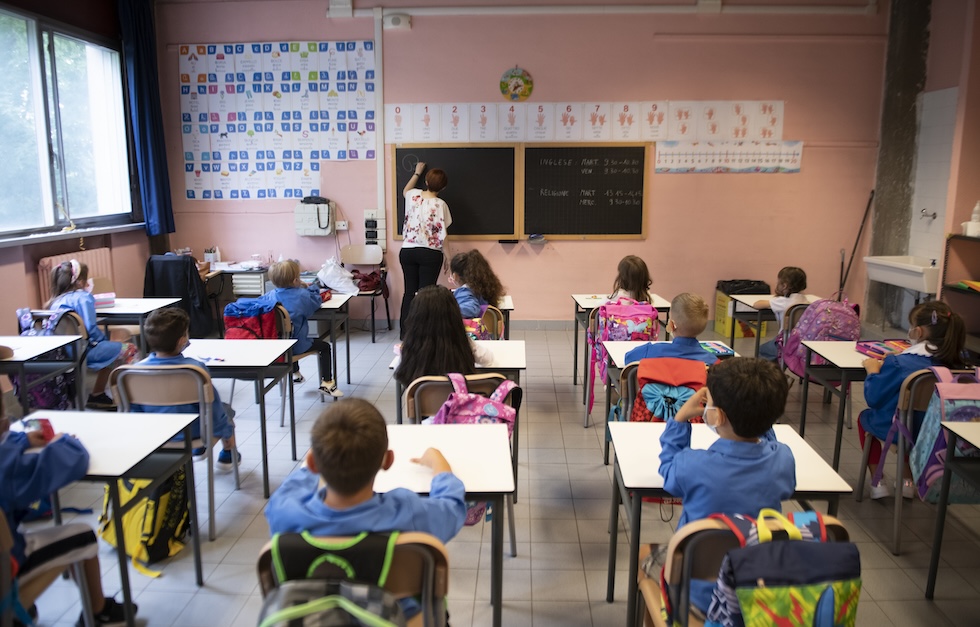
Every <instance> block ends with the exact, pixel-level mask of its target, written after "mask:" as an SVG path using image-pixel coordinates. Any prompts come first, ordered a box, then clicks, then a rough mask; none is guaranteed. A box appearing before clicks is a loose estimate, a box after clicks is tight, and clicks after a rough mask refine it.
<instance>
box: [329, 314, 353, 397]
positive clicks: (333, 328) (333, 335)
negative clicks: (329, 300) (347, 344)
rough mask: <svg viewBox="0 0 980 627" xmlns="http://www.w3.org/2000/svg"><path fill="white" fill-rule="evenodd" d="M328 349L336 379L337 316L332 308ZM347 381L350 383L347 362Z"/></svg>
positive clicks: (335, 378)
mask: <svg viewBox="0 0 980 627" xmlns="http://www.w3.org/2000/svg"><path fill="white" fill-rule="evenodd" d="M330 349H331V350H330V361H331V362H333V378H334V381H336V380H337V379H339V378H340V377H338V376H337V316H336V314H335V313H334V310H330ZM348 350H350V348H348ZM347 383H350V364H348V368H347Z"/></svg>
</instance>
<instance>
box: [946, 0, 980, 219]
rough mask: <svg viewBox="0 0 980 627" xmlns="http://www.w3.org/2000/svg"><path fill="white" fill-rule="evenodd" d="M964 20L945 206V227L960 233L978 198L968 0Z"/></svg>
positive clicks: (977, 21)
mask: <svg viewBox="0 0 980 627" xmlns="http://www.w3.org/2000/svg"><path fill="white" fill-rule="evenodd" d="M967 4H968V11H967V12H966V16H965V19H964V24H965V25H966V26H965V27H966V34H965V37H964V43H963V61H962V63H961V64H960V68H961V71H960V79H959V83H960V89H959V100H958V102H957V105H956V134H955V135H954V139H953V157H952V165H951V168H952V171H951V173H950V177H949V194H948V198H949V200H948V201H947V207H946V230H947V231H950V232H956V233H959V232H960V223H961V222H965V221H967V220H969V219H970V214H971V213H972V211H973V206H974V205H975V204H976V202H977V201H978V200H980V176H978V173H980V11H978V10H977V5H976V2H974V1H972V0H971V1H970V2H968V3H967Z"/></svg>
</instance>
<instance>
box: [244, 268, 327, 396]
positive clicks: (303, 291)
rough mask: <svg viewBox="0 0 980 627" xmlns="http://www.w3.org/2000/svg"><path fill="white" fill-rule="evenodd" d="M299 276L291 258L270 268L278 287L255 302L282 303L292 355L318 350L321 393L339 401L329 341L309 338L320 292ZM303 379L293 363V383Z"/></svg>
mask: <svg viewBox="0 0 980 627" xmlns="http://www.w3.org/2000/svg"><path fill="white" fill-rule="evenodd" d="M299 274H300V273H299V264H298V263H296V262H295V261H293V260H292V259H287V260H285V261H277V262H276V263H274V264H272V265H271V266H269V279H270V280H271V281H272V284H273V285H275V288H274V289H273V290H271V291H269V292H266V293H265V294H264V295H262V296H260V297H259V298H257V299H255V300H256V302H268V303H281V304H282V306H283V307H285V308H286V312H288V313H289V319H290V321H292V323H293V334H292V338H293V339H294V340H296V344H295V345H294V346H293V354H295V355H300V354H302V353H305V352H308V351H309V350H310V349H316V353H317V360H316V363H317V368H318V369H319V374H320V386H319V390H320V393H321V394H328V395H330V396H332V397H334V398H340V397H341V396H343V395H344V393H343V392H341V391H340V390H339V389H337V383H336V382H335V381H334V379H333V374H332V369H333V362H331V361H330V342H324V341H323V340H321V339H320V338H310V337H308V336H309V334H310V322H309V318H310V316H312V315H313V314H314V313H316V311H317V310H318V309H320V305H321V304H322V302H323V301H321V300H320V290H319V289H318V288H316V287H313V286H307V285H306V283H303V281H302V280H300V278H299ZM304 380H305V379H304V378H303V375H302V374H301V373H300V371H299V364H298V363H296V362H293V383H302V382H303V381H304Z"/></svg>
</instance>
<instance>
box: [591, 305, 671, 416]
mask: <svg viewBox="0 0 980 627" xmlns="http://www.w3.org/2000/svg"><path fill="white" fill-rule="evenodd" d="M657 315H658V313H657V310H656V309H655V308H654V307H653V305H651V304H650V303H641V302H637V301H635V300H633V299H632V298H619V299H617V300H615V301H609V302H608V303H606V304H605V305H600V306H599V311H598V312H597V317H596V321H597V324H596V334H595V336H591V335H590V337H589V338H588V339H589V355H590V361H589V369H590V371H591V372H592V373H593V381H594V380H595V368H596V364H597V363H598V364H599V380H600V381H605V380H606V349H605V348H603V346H602V342H604V341H607V340H609V341H624V340H642V341H645V342H653V341H656V339H657V337H659V335H660V324H659V323H658V322H657ZM594 402H595V397H594V395H593V394H592V390H589V412H591V411H592V405H593V403H594Z"/></svg>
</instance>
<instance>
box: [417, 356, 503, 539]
mask: <svg viewBox="0 0 980 627" xmlns="http://www.w3.org/2000/svg"><path fill="white" fill-rule="evenodd" d="M446 376H448V377H449V380H450V382H452V384H453V390H455V391H454V392H453V393H452V394H450V395H449V397H448V398H447V399H446V402H445V403H443V404H442V407H440V408H439V411H437V412H436V414H435V416H433V417H432V424H435V425H450V424H481V423H489V424H497V423H501V422H502V423H505V424H506V425H507V436H508V437H512V436H513V435H514V421H515V420H517V410H516V409H514V408H513V407H511V406H510V405H508V404H506V403H505V402H504V399H506V398H507V395H508V394H510V392H511V390H513V389H514V388H516V387H517V384H516V383H514V382H513V381H511V380H509V379H508V380H506V381H503V382H502V383H501V384H500V385H498V386H497V389H496V390H494V391H493V393H492V394H490V397H489V398H488V397H486V396H483V395H481V394H476V393H471V392H470V391H469V390H468V389H467V388H466V378H465V377H464V376H463V375H461V374H460V373H458V372H450V373H449V374H448V375H446ZM467 504H468V506H469V507H468V509H467V511H466V523H465V524H466V525H467V526H472V525H475V524H477V523H478V522H480V521H481V520H482V519H483V518H484V514H485V513H486V509H487V504H486V503H482V502H481V503H472V502H470V503H467Z"/></svg>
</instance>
